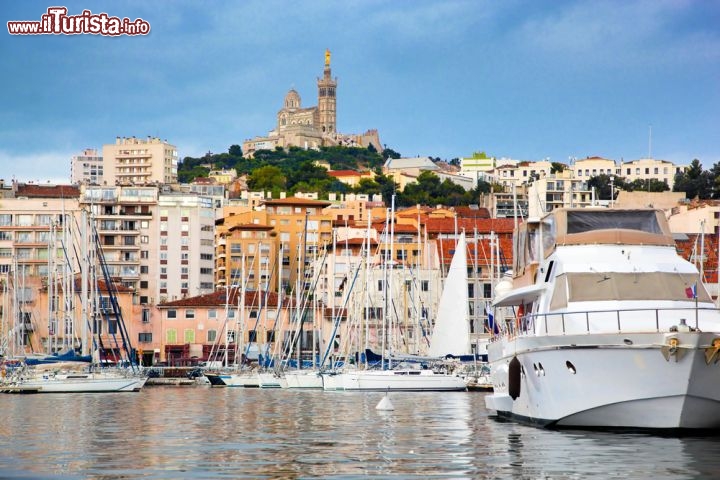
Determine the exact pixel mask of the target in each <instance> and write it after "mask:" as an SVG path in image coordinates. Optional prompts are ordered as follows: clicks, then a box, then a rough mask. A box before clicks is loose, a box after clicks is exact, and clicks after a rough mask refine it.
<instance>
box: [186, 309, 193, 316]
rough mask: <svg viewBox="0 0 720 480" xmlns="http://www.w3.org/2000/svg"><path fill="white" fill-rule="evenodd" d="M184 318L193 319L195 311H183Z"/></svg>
mask: <svg viewBox="0 0 720 480" xmlns="http://www.w3.org/2000/svg"><path fill="white" fill-rule="evenodd" d="M185 318H195V310H191V309H187V310H185Z"/></svg>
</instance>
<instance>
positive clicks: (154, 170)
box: [103, 137, 178, 185]
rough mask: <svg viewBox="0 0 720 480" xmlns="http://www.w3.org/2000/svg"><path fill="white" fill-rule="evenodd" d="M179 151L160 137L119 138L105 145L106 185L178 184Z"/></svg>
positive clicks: (104, 172) (104, 167)
mask: <svg viewBox="0 0 720 480" xmlns="http://www.w3.org/2000/svg"><path fill="white" fill-rule="evenodd" d="M177 163H178V153H177V148H176V147H175V146H174V145H171V144H169V143H168V142H167V140H160V139H159V138H156V137H147V138H136V137H117V138H116V139H115V143H114V144H108V145H103V174H104V183H103V184H104V185H148V184H152V183H159V184H171V183H177Z"/></svg>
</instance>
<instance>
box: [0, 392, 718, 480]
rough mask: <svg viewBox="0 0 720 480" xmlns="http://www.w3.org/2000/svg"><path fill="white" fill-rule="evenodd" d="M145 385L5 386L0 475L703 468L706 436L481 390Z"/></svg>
mask: <svg viewBox="0 0 720 480" xmlns="http://www.w3.org/2000/svg"><path fill="white" fill-rule="evenodd" d="M382 395H383V394H380V393H363V392H352V393H351V392H347V393H345V392H322V391H317V392H314V391H296V390H258V389H254V390H253V389H250V390H242V389H210V388H205V387H197V388H195V387H180V388H177V387H167V388H163V387H150V388H146V389H144V390H143V391H142V392H140V393H137V394H107V395H102V394H101V395H98V394H88V395H83V394H79V395H78V394H75V395H73V394H67V395H66V394H58V395H34V396H3V397H0V407H1V408H2V410H3V421H2V422H0V447H1V449H0V474H1V475H0V476H2V477H4V478H88V477H92V478H99V479H104V478H108V479H109V478H158V479H160V478H162V479H166V478H202V479H206V478H253V479H257V478H297V477H305V478H308V477H316V478H320V477H321V478H360V477H372V478H433V477H434V478H588V477H595V478H617V477H622V478H651V477H653V478H712V477H714V476H715V473H716V472H717V471H718V467H720V460H718V459H720V439H718V438H716V437H686V438H674V437H669V438H665V437H659V436H652V435H646V434H630V433H626V434H620V433H602V432H581V431H572V432H558V431H549V430H541V429H536V428H532V427H526V426H522V425H518V424H515V423H510V422H500V421H497V420H495V419H493V418H490V417H489V416H488V413H487V411H486V410H485V409H484V407H483V405H484V402H483V394H479V393H476V392H467V393H466V392H456V393H394V394H391V399H392V402H393V404H394V406H395V410H394V411H391V412H382V411H378V410H376V409H375V406H376V405H377V403H378V401H379V400H380V399H381V398H382Z"/></svg>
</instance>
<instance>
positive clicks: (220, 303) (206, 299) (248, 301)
mask: <svg viewBox="0 0 720 480" xmlns="http://www.w3.org/2000/svg"><path fill="white" fill-rule="evenodd" d="M229 290H230V296H229V298H228V297H227V295H226V290H225V289H224V288H222V289H218V290H215V291H214V292H213V293H208V294H205V295H198V296H196V297H187V298H183V299H180V300H174V301H172V302H165V303H161V304H159V305H158V307H160V308H168V307H223V308H224V307H225V305H226V304H229V305H233V306H237V305H238V304H239V301H238V300H239V298H238V297H239V296H240V291H239V289H238V288H231V289H229ZM258 295H260V298H259V299H258ZM265 295H267V306H269V307H277V305H278V295H277V293H275V292H263V291H257V290H252V291H246V292H245V306H246V307H248V308H249V307H252V306H257V305H258V304H259V301H260V300H263V301H264V299H265ZM283 303H284V304H285V305H287V304H288V303H292V298H291V297H289V296H285V297H284V299H283Z"/></svg>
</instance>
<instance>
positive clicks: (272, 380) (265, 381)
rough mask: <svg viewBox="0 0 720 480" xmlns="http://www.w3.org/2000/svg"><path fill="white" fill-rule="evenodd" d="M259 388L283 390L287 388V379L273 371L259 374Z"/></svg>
mask: <svg viewBox="0 0 720 480" xmlns="http://www.w3.org/2000/svg"><path fill="white" fill-rule="evenodd" d="M257 377H258V387H260V388H283V385H284V386H287V383H286V381H285V378H284V377H283V376H282V375H280V374H277V373H275V372H273V371H267V372H258V373H257Z"/></svg>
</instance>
